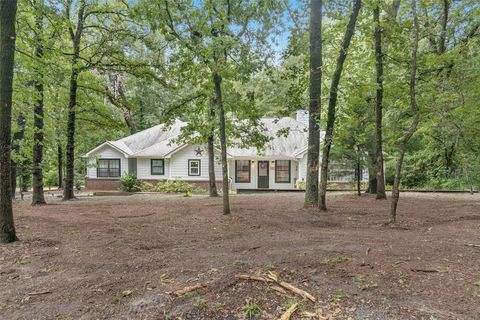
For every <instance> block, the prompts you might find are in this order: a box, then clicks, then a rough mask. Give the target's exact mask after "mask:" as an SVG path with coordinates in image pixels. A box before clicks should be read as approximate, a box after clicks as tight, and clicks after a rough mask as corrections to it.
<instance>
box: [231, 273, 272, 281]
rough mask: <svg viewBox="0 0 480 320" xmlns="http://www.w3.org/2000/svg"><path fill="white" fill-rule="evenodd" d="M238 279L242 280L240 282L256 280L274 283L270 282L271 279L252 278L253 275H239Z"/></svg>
mask: <svg viewBox="0 0 480 320" xmlns="http://www.w3.org/2000/svg"><path fill="white" fill-rule="evenodd" d="M236 277H237V279H240V280H254V281H261V282H272V280H270V279H267V278H264V277H260V276H251V275H248V274H239V275H237V276H236Z"/></svg>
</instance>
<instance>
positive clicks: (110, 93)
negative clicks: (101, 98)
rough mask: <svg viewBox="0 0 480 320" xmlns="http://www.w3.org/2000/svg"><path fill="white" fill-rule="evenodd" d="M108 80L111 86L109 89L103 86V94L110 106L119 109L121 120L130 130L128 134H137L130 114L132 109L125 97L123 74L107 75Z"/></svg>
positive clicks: (135, 125)
mask: <svg viewBox="0 0 480 320" xmlns="http://www.w3.org/2000/svg"><path fill="white" fill-rule="evenodd" d="M109 80H110V83H111V86H112V89H110V88H109V87H108V86H105V92H106V94H107V98H108V100H109V101H110V103H111V104H113V105H114V106H116V107H117V108H119V109H120V111H121V112H122V114H123V119H124V120H125V123H126V124H127V127H128V128H129V129H130V134H134V133H137V124H136V123H135V119H134V118H133V114H132V110H131V109H132V107H131V105H130V104H129V102H128V99H127V96H126V95H125V79H124V76H123V74H120V73H118V72H116V73H114V74H111V75H109Z"/></svg>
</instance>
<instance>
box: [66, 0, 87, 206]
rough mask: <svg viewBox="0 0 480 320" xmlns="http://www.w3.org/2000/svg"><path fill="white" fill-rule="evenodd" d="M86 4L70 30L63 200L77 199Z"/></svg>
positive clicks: (82, 5)
mask: <svg viewBox="0 0 480 320" xmlns="http://www.w3.org/2000/svg"><path fill="white" fill-rule="evenodd" d="M84 12H85V2H84V1H80V8H79V11H78V19H77V29H76V31H75V32H74V31H73V30H72V29H70V34H71V41H72V45H73V56H72V72H71V74H70V93H69V103H68V121H67V157H66V168H67V170H66V178H65V188H64V189H63V200H70V199H73V198H75V195H74V183H75V118H76V111H75V109H76V106H77V89H78V75H79V73H80V70H79V69H78V66H77V63H78V59H79V56H80V41H81V37H82V32H83V24H84V19H85V16H84Z"/></svg>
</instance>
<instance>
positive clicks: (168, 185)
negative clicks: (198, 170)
mask: <svg viewBox="0 0 480 320" xmlns="http://www.w3.org/2000/svg"><path fill="white" fill-rule="evenodd" d="M157 191H158V192H165V193H183V194H184V196H186V197H190V196H191V195H192V193H194V192H195V191H200V189H198V188H195V187H194V186H193V185H192V184H190V183H188V182H185V181H182V180H172V181H166V182H161V183H159V184H157Z"/></svg>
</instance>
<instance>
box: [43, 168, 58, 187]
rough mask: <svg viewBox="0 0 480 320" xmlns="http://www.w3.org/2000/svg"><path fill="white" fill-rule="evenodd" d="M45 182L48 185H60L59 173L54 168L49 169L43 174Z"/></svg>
mask: <svg viewBox="0 0 480 320" xmlns="http://www.w3.org/2000/svg"><path fill="white" fill-rule="evenodd" d="M43 182H44V184H45V186H46V187H49V188H50V187H53V186H56V185H58V174H57V172H56V171H54V170H50V171H47V172H46V173H45V174H44V176H43Z"/></svg>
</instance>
